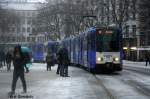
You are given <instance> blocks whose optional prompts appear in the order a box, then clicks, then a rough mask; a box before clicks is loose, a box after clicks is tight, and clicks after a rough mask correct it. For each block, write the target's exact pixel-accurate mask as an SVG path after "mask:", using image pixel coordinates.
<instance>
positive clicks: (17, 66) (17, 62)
mask: <svg viewBox="0 0 150 99" xmlns="http://www.w3.org/2000/svg"><path fill="white" fill-rule="evenodd" d="M17 48H18V49H19V54H20V57H19V58H18V57H17V55H16V54H17V52H16V49H17ZM13 64H14V70H16V71H22V70H24V65H25V64H26V62H25V56H24V55H23V53H22V51H21V46H16V47H15V49H14V55H13Z"/></svg>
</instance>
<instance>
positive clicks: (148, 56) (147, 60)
mask: <svg viewBox="0 0 150 99" xmlns="http://www.w3.org/2000/svg"><path fill="white" fill-rule="evenodd" d="M145 61H146V64H145V65H146V66H147V65H148V63H149V65H150V54H149V52H146V53H145Z"/></svg>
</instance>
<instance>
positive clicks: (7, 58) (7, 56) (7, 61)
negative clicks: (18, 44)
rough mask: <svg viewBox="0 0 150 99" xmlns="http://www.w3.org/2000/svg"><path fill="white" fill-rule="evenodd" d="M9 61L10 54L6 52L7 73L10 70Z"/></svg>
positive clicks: (10, 58)
mask: <svg viewBox="0 0 150 99" xmlns="http://www.w3.org/2000/svg"><path fill="white" fill-rule="evenodd" d="M11 61H12V55H11V53H10V52H9V51H8V52H7V54H6V64H7V71H10V70H11Z"/></svg>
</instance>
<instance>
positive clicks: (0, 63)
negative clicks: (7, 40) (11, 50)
mask: <svg viewBox="0 0 150 99" xmlns="http://www.w3.org/2000/svg"><path fill="white" fill-rule="evenodd" d="M2 62H3V57H2V50H0V68H2V67H3V64H2Z"/></svg>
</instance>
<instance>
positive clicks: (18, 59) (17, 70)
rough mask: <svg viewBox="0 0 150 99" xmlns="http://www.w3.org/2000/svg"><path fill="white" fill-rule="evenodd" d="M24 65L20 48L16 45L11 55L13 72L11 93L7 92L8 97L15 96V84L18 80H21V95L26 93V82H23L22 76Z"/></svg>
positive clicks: (24, 60)
mask: <svg viewBox="0 0 150 99" xmlns="http://www.w3.org/2000/svg"><path fill="white" fill-rule="evenodd" d="M25 64H26V59H25V56H24V54H23V52H22V50H21V46H20V45H17V46H16V47H15V48H14V55H13V65H14V71H13V80H12V87H11V92H9V95H12V94H15V89H16V83H17V80H18V78H20V79H21V82H22V85H23V93H26V92H27V86H26V80H25V75H24V65H25Z"/></svg>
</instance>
